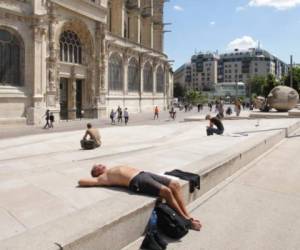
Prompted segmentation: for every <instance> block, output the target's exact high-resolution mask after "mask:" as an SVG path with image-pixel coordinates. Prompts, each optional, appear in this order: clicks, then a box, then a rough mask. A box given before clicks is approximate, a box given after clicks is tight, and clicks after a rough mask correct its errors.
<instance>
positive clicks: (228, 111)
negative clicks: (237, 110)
mask: <svg viewBox="0 0 300 250" xmlns="http://www.w3.org/2000/svg"><path fill="white" fill-rule="evenodd" d="M231 114H232V109H231V107H228V108H227V109H226V115H231Z"/></svg>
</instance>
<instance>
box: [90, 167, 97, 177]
mask: <svg viewBox="0 0 300 250" xmlns="http://www.w3.org/2000/svg"><path fill="white" fill-rule="evenodd" d="M97 168H98V167H97V166H94V167H93V168H92V170H91V176H93V177H98V176H97V174H96V171H97Z"/></svg>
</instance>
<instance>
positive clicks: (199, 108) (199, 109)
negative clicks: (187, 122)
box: [197, 103, 201, 113]
mask: <svg viewBox="0 0 300 250" xmlns="http://www.w3.org/2000/svg"><path fill="white" fill-rule="evenodd" d="M197 108H198V113H199V112H200V111H201V104H200V103H198V105H197Z"/></svg>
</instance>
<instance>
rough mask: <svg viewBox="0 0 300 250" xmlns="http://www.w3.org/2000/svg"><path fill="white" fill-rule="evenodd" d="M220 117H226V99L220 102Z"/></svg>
mask: <svg viewBox="0 0 300 250" xmlns="http://www.w3.org/2000/svg"><path fill="white" fill-rule="evenodd" d="M219 117H221V119H223V118H224V101H223V100H220V102H219Z"/></svg>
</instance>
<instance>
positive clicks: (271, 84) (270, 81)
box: [262, 74, 279, 97]
mask: <svg viewBox="0 0 300 250" xmlns="http://www.w3.org/2000/svg"><path fill="white" fill-rule="evenodd" d="M278 84H279V83H278V82H277V81H276V79H275V76H274V75H272V74H268V76H267V79H266V83H265V85H263V89H262V92H263V96H264V97H267V96H268V95H269V93H270V92H271V90H272V89H273V88H275V87H276V86H277V85H278Z"/></svg>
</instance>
